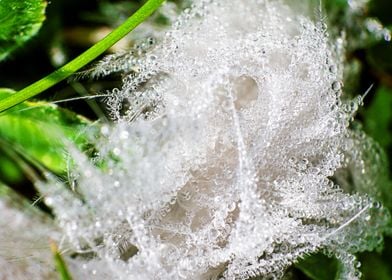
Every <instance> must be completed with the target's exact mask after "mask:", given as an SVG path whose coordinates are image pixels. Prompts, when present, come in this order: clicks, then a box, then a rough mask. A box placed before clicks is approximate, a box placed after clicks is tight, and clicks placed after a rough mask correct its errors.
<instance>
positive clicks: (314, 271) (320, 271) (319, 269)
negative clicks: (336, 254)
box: [295, 253, 339, 280]
mask: <svg viewBox="0 0 392 280" xmlns="http://www.w3.org/2000/svg"><path fill="white" fill-rule="evenodd" d="M295 267H297V268H298V269H299V270H301V271H302V272H303V273H304V274H305V275H306V276H308V277H309V278H310V279H313V280H331V279H335V277H336V275H337V274H338V268H339V263H338V261H337V260H336V259H335V258H329V257H327V256H325V255H323V254H320V253H318V254H314V255H310V256H307V257H305V258H304V259H302V260H301V261H299V262H298V263H296V264H295Z"/></svg>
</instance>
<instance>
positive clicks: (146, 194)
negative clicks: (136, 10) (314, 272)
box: [40, 0, 389, 279]
mask: <svg viewBox="0 0 392 280" xmlns="http://www.w3.org/2000/svg"><path fill="white" fill-rule="evenodd" d="M193 3H194V4H193V5H192V7H191V8H190V9H187V10H185V11H183V12H182V14H181V15H180V16H179V18H178V19H177V20H176V21H175V23H174V24H173V27H172V28H171V30H170V31H168V32H167V33H165V34H164V35H162V36H157V38H156V41H157V42H156V44H155V45H154V46H152V47H148V50H147V51H146V49H147V47H146V45H147V44H148V42H146V43H145V44H144V46H140V47H139V48H135V49H134V50H133V51H132V52H131V53H127V54H123V55H118V56H116V55H115V56H111V57H108V58H106V59H105V60H104V61H102V62H101V63H100V64H98V67H97V68H96V70H95V73H94V74H95V75H97V76H99V75H104V74H107V73H111V72H116V71H120V72H123V73H126V76H125V78H124V81H123V86H122V88H121V89H115V90H113V92H112V94H111V97H110V98H109V99H108V100H107V102H108V107H109V108H110V110H111V115H112V116H113V118H115V119H116V122H115V124H114V125H103V126H102V128H101V137H100V138H99V139H98V140H97V148H98V150H99V155H98V156H97V157H96V158H95V160H94V161H93V162H91V160H89V159H88V158H87V157H85V156H83V155H81V154H80V153H78V152H74V153H73V157H74V161H75V167H74V174H75V175H74V176H75V178H74V179H75V182H76V185H75V186H74V188H73V189H72V190H67V188H65V187H64V186H63V185H62V184H61V183H57V184H54V183H50V184H46V185H42V186H41V187H40V190H41V192H42V193H43V194H44V195H45V197H46V202H47V203H48V204H49V205H50V206H51V207H53V209H54V212H55V215H56V218H57V221H58V222H59V225H60V227H61V228H62V229H63V231H64V234H65V237H66V240H67V242H69V244H67V245H66V246H68V247H67V249H69V250H71V251H74V252H78V254H77V255H76V257H75V258H76V259H77V260H79V261H80V263H83V269H81V270H80V271H81V272H79V273H83V271H85V273H86V274H87V275H88V274H90V273H92V274H93V275H94V279H215V278H219V277H223V278H225V279H248V278H251V277H253V276H256V275H260V276H263V277H272V278H280V277H282V276H283V274H284V272H285V269H286V268H288V267H289V266H290V265H291V264H293V263H294V262H296V261H298V260H299V259H300V258H301V257H303V256H305V255H307V254H310V253H314V252H318V251H322V252H324V253H326V254H330V255H334V256H336V257H337V258H338V259H339V260H341V261H342V263H343V264H344V269H343V271H342V275H341V277H342V278H345V279H356V278H358V277H359V276H360V274H359V272H358V271H357V270H356V260H355V257H354V256H353V254H354V253H356V252H360V251H364V250H372V249H373V248H375V247H377V246H379V245H380V244H381V242H382V233H383V232H384V231H385V230H386V229H387V226H386V224H387V221H388V219H389V214H388V213H387V211H386V210H385V209H384V208H383V207H382V206H380V204H379V203H377V202H374V201H373V199H372V198H371V196H377V193H376V192H375V191H374V189H375V188H374V182H373V181H372V179H367V181H363V182H366V184H363V183H361V184H358V185H357V184H356V183H355V180H351V181H350V180H348V179H347V178H348V177H349V176H354V178H359V177H356V176H362V177H361V178H369V173H368V172H370V171H369V166H370V168H373V167H372V166H373V165H375V164H377V163H376V162H374V161H367V160H366V159H364V158H363V155H365V154H366V153H369V152H368V151H369V149H373V148H372V142H371V141H370V140H368V139H367V138H366V136H364V135H363V133H361V132H359V131H353V130H350V129H349V123H350V120H351V118H352V116H353V114H354V113H355V111H356V108H357V106H358V103H360V99H357V100H354V101H342V99H341V95H342V82H341V81H342V70H343V69H342V62H341V54H342V53H341V52H342V48H343V46H342V43H341V41H342V40H341V39H339V40H338V42H340V43H333V42H332V40H330V39H329V38H328V36H327V31H326V26H325V24H324V23H323V21H322V20H315V21H313V20H311V19H310V18H309V16H308V15H307V13H306V12H301V11H299V9H298V8H297V9H294V7H290V5H289V4H286V3H285V2H283V1H272V0H242V1H226V0H215V1H202V0H197V1H193ZM287 3H291V1H287ZM363 143H366V144H367V145H363ZM353 167H355V168H353ZM358 168H360V169H358ZM372 174H373V173H372ZM373 175H374V174H373ZM356 180H357V179H356ZM358 181H360V180H358ZM340 182H342V183H341V185H339V183H340ZM347 182H348V183H347ZM366 192H370V196H369V195H367V194H365V193H366ZM79 277H80V278H78V277H76V279H82V278H81V277H82V276H79Z"/></svg>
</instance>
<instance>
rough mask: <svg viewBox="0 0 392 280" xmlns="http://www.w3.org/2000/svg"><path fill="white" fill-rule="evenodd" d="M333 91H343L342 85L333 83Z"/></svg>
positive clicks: (337, 82)
mask: <svg viewBox="0 0 392 280" xmlns="http://www.w3.org/2000/svg"><path fill="white" fill-rule="evenodd" d="M332 89H333V90H334V91H339V90H341V89H342V83H341V82H339V81H335V82H333V83H332Z"/></svg>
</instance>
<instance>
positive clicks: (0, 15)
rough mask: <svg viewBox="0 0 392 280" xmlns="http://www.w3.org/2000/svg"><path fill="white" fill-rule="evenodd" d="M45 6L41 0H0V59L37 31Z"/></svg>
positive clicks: (43, 17) (43, 16)
mask: <svg viewBox="0 0 392 280" xmlns="http://www.w3.org/2000/svg"><path fill="white" fill-rule="evenodd" d="M45 7H46V2H45V1H43V0H24V1H14V0H0V19H1V20H0V61H1V60H3V59H4V58H5V57H6V56H7V55H8V54H10V53H11V52H12V51H13V50H14V49H16V48H17V47H19V46H21V45H22V44H23V43H24V42H26V41H27V40H29V39H30V38H31V37H32V36H34V35H35V34H36V33H37V32H38V30H39V28H40V27H41V25H42V22H43V21H44V19H45Z"/></svg>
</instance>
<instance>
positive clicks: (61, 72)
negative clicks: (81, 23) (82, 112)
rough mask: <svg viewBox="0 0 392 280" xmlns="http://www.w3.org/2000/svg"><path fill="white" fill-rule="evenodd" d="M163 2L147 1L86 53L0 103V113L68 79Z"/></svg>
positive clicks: (162, 0)
mask: <svg viewBox="0 0 392 280" xmlns="http://www.w3.org/2000/svg"><path fill="white" fill-rule="evenodd" d="M163 2H164V0H149V1H147V2H146V4H144V5H143V6H142V7H141V8H140V9H139V10H137V11H136V12H135V13H134V14H133V15H132V16H130V17H129V18H128V19H127V20H126V21H125V22H124V23H123V24H121V25H120V26H119V27H117V28H116V29H115V30H113V31H112V32H111V33H110V34H109V35H107V36H106V37H105V38H103V39H102V40H101V41H99V42H98V43H97V44H95V45H93V46H92V47H91V48H89V49H88V50H87V51H85V52H84V53H82V54H81V55H79V56H78V57H76V58H75V59H73V60H72V61H70V62H69V63H67V64H66V65H64V66H63V67H61V68H60V69H58V70H56V71H54V72H53V73H51V74H49V75H48V76H46V77H44V78H42V79H41V80H39V81H37V82H35V83H33V84H31V85H30V86H28V87H26V88H24V89H22V90H21V91H18V92H17V93H15V94H13V95H12V96H9V97H7V98H5V99H3V100H1V101H0V112H3V111H5V110H7V109H9V108H11V107H13V106H15V105H17V104H19V103H21V102H23V101H25V100H27V99H29V98H31V97H33V96H35V95H37V94H39V93H41V92H43V91H44V90H46V89H48V88H50V87H52V86H54V85H55V84H57V83H59V82H61V81H62V80H64V79H66V78H68V77H69V76H70V75H72V74H73V73H75V72H76V71H78V70H79V69H81V68H82V67H83V66H85V65H87V64H88V63H90V62H91V61H93V60H94V59H95V58H97V57H98V56H99V55H101V54H102V53H104V52H105V51H106V50H107V49H108V48H110V47H111V46H113V45H114V44H115V43H117V42H118V41H119V40H121V39H122V38H123V37H124V36H125V35H127V34H128V33H129V32H130V31H132V30H133V29H135V27H137V26H138V25H139V24H140V23H142V22H143V21H144V20H145V19H147V18H148V17H149V16H150V15H151V14H152V13H153V12H154V11H155V10H156V9H158V7H159V6H160V5H161V4H162V3H163Z"/></svg>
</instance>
